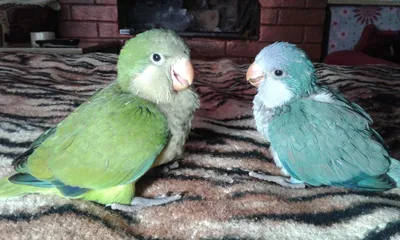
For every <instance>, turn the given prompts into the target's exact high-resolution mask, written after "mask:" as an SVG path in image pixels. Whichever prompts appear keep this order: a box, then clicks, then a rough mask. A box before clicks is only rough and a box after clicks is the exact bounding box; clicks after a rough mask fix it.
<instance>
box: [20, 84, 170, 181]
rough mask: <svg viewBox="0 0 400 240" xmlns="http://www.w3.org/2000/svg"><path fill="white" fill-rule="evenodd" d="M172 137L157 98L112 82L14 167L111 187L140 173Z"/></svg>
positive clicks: (45, 176)
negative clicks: (149, 98)
mask: <svg viewBox="0 0 400 240" xmlns="http://www.w3.org/2000/svg"><path fill="white" fill-rule="evenodd" d="M168 136H169V131H168V124H167V120H166V118H165V116H164V115H163V114H162V113H161V112H160V111H159V110H158V109H157V107H156V106H155V105H154V104H153V103H150V102H148V101H146V100H143V99H140V98H136V97H134V96H132V95H131V94H127V93H123V92H121V91H120V89H119V87H118V85H117V84H112V85H110V86H109V87H107V88H105V89H103V90H102V91H100V92H98V93H97V94H96V95H94V96H93V97H92V98H91V99H89V100H88V101H87V102H85V103H84V104H82V105H81V106H79V107H78V108H77V109H76V110H75V111H74V112H73V113H71V114H70V115H69V116H68V117H67V118H66V119H65V120H64V121H62V122H61V123H60V124H58V125H57V128H56V129H55V131H54V132H53V133H52V134H51V135H49V136H48V135H47V136H45V137H46V139H45V140H44V141H42V143H41V144H40V146H39V147H37V148H36V149H35V150H34V151H33V153H32V154H31V155H30V156H29V158H28V159H27V160H26V161H20V162H19V164H18V166H16V169H19V171H20V172H23V173H29V174H30V175H32V176H33V177H35V178H37V179H39V180H42V181H46V182H51V183H56V184H55V185H57V184H64V185H68V186H74V187H79V188H87V189H102V188H108V187H112V186H117V185H121V184H126V183H129V182H133V181H135V180H136V179H138V178H139V177H141V176H142V175H143V174H144V173H145V172H146V171H147V170H148V169H149V168H150V167H151V166H152V164H153V162H154V160H155V158H156V157H157V155H158V154H159V153H160V152H161V151H162V149H163V148H164V146H165V144H166V142H167V140H168Z"/></svg>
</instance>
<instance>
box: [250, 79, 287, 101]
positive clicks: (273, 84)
mask: <svg viewBox="0 0 400 240" xmlns="http://www.w3.org/2000/svg"><path fill="white" fill-rule="evenodd" d="M257 95H259V96H260V98H261V100H262V102H263V104H264V106H265V107H267V108H276V107H280V106H283V105H284V104H285V103H286V102H288V101H290V99H292V97H293V93H292V91H291V90H290V89H289V88H288V87H287V85H286V84H285V83H283V82H282V81H280V80H276V79H275V78H273V77H267V79H266V80H265V81H264V82H262V83H261V86H260V88H259V89H258V94H257Z"/></svg>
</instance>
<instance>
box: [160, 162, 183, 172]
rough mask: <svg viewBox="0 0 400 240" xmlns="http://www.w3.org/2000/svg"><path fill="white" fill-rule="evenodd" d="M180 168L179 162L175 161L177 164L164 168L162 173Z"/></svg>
mask: <svg viewBox="0 0 400 240" xmlns="http://www.w3.org/2000/svg"><path fill="white" fill-rule="evenodd" d="M178 167H179V163H178V162H177V161H175V162H173V163H171V164H169V165H167V166H165V167H163V169H162V172H163V173H166V172H169V170H172V169H177V168H178Z"/></svg>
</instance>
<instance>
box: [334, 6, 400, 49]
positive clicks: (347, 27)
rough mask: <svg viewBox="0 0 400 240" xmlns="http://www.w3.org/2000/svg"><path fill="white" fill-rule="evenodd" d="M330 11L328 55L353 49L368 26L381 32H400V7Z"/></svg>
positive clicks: (336, 9) (367, 7) (368, 7)
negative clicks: (372, 26)
mask: <svg viewBox="0 0 400 240" xmlns="http://www.w3.org/2000/svg"><path fill="white" fill-rule="evenodd" d="M330 11H331V16H332V17H331V22H330V32H329V44H328V54H329V53H332V52H336V51H341V50H351V49H353V47H354V46H355V45H356V44H357V42H358V40H359V39H360V36H361V33H362V31H363V30H364V28H365V26H366V25H368V24H374V25H375V26H376V27H377V28H378V29H380V30H391V31H398V30H400V7H389V6H382V7H380V6H331V7H330Z"/></svg>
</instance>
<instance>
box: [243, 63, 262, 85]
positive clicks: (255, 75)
mask: <svg viewBox="0 0 400 240" xmlns="http://www.w3.org/2000/svg"><path fill="white" fill-rule="evenodd" d="M246 80H247V81H249V83H250V84H251V85H253V86H255V87H256V88H258V87H259V86H260V83H261V82H262V81H264V73H263V70H262V68H261V67H260V66H259V65H258V64H257V63H255V62H254V63H253V64H251V65H250V67H249V69H247V73H246Z"/></svg>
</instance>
